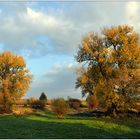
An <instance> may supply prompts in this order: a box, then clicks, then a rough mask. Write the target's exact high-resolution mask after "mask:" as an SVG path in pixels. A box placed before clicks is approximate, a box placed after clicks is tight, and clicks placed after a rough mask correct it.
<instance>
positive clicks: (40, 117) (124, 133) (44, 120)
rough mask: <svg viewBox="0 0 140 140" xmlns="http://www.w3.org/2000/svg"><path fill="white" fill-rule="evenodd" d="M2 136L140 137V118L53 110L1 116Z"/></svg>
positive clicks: (0, 130)
mask: <svg viewBox="0 0 140 140" xmlns="http://www.w3.org/2000/svg"><path fill="white" fill-rule="evenodd" d="M0 124H1V125H0V138H33V139H35V138H54V139H56V138H83V139H86V138H140V121H139V119H130V118H123V119H114V118H95V117H72V116H66V117H65V118H64V119H57V117H55V116H54V115H53V113H51V112H48V111H47V112H43V111H37V112H35V113H34V114H32V115H27V116H3V117H0Z"/></svg>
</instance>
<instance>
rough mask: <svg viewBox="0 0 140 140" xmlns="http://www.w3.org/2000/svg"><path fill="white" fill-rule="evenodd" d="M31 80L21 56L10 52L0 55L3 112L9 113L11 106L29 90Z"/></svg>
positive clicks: (0, 87)
mask: <svg viewBox="0 0 140 140" xmlns="http://www.w3.org/2000/svg"><path fill="white" fill-rule="evenodd" d="M31 78H32V76H31V75H30V74H29V70H28V69H27V68H26V63H25V61H24V59H23V58H22V57H21V56H18V55H14V54H12V53H11V52H3V53H1V54H0V83H1V86H0V94H1V96H2V100H1V102H2V104H3V110H4V111H5V112H9V111H11V107H12V104H14V103H15V102H16V101H17V100H19V99H20V98H21V97H22V96H24V94H25V93H26V91H27V90H28V88H29V84H30V82H31Z"/></svg>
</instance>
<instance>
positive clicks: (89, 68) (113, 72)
mask: <svg viewBox="0 0 140 140" xmlns="http://www.w3.org/2000/svg"><path fill="white" fill-rule="evenodd" d="M76 60H77V62H79V63H82V64H83V65H82V67H81V68H79V70H78V75H79V76H78V78H77V81H76V88H79V87H80V88H81V89H82V95H83V96H85V95H86V94H89V95H94V96H97V97H98V99H99V101H100V103H102V104H103V105H104V106H106V108H107V110H108V111H110V112H111V113H113V114H114V115H115V114H116V111H118V110H126V109H128V108H129V107H130V106H131V105H133V102H134V99H135V97H137V95H138V94H140V92H139V90H138V87H139V84H140V81H139V79H140V75H139V74H140V45H139V36H138V34H137V33H136V32H134V31H133V28H132V27H130V26H127V25H122V26H115V27H111V28H104V29H103V30H102V32H101V34H98V33H94V32H93V33H89V34H88V35H87V36H85V37H84V38H83V40H82V45H81V46H80V47H79V51H78V53H77V56H76ZM131 83H133V85H135V86H132V85H131Z"/></svg>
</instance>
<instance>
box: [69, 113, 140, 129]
mask: <svg viewBox="0 0 140 140" xmlns="http://www.w3.org/2000/svg"><path fill="white" fill-rule="evenodd" d="M66 118H67V119H74V120H93V121H102V122H105V123H113V124H117V125H123V126H126V127H129V128H130V129H136V130H137V129H139V130H140V118H138V117H137V118H135V117H133V118H132V117H131V118H130V117H122V118H111V117H95V116H85V115H79V116H72V115H68V116H67V117H66Z"/></svg>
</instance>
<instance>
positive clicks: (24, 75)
mask: <svg viewBox="0 0 140 140" xmlns="http://www.w3.org/2000/svg"><path fill="white" fill-rule="evenodd" d="M76 60H77V62H79V63H82V64H83V65H82V67H80V68H79V69H78V78H77V81H76V88H81V90H82V95H83V96H86V95H87V94H88V101H89V102H90V101H93V100H94V101H95V102H96V106H97V104H100V106H103V107H105V108H106V110H107V111H108V112H110V113H111V114H114V115H116V113H117V112H119V111H126V110H128V109H129V108H132V107H133V106H134V103H135V102H136V100H139V99H140V98H139V97H140V42H139V36H138V34H137V33H136V32H135V31H134V30H133V28H132V27H130V26H127V25H123V26H116V27H111V28H104V29H103V30H102V32H101V33H95V32H93V33H89V34H88V35H87V36H85V37H84V38H83V40H82V44H81V46H80V47H79V51H78V52H77V55H76ZM31 80H32V76H31V75H30V74H29V70H28V69H27V68H26V63H25V61H24V59H23V58H22V57H21V56H18V55H14V54H12V53H11V52H3V53H1V54H0V101H1V105H2V106H1V109H2V110H3V111H4V112H10V111H11V107H12V105H13V104H14V103H15V102H16V101H17V100H19V99H20V98H21V97H22V96H23V95H24V94H25V93H26V91H27V90H28V88H29V85H30V83H31ZM41 98H45V97H44V95H42V97H41ZM97 100H98V101H97ZM94 105H95V104H93V105H91V106H94Z"/></svg>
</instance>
